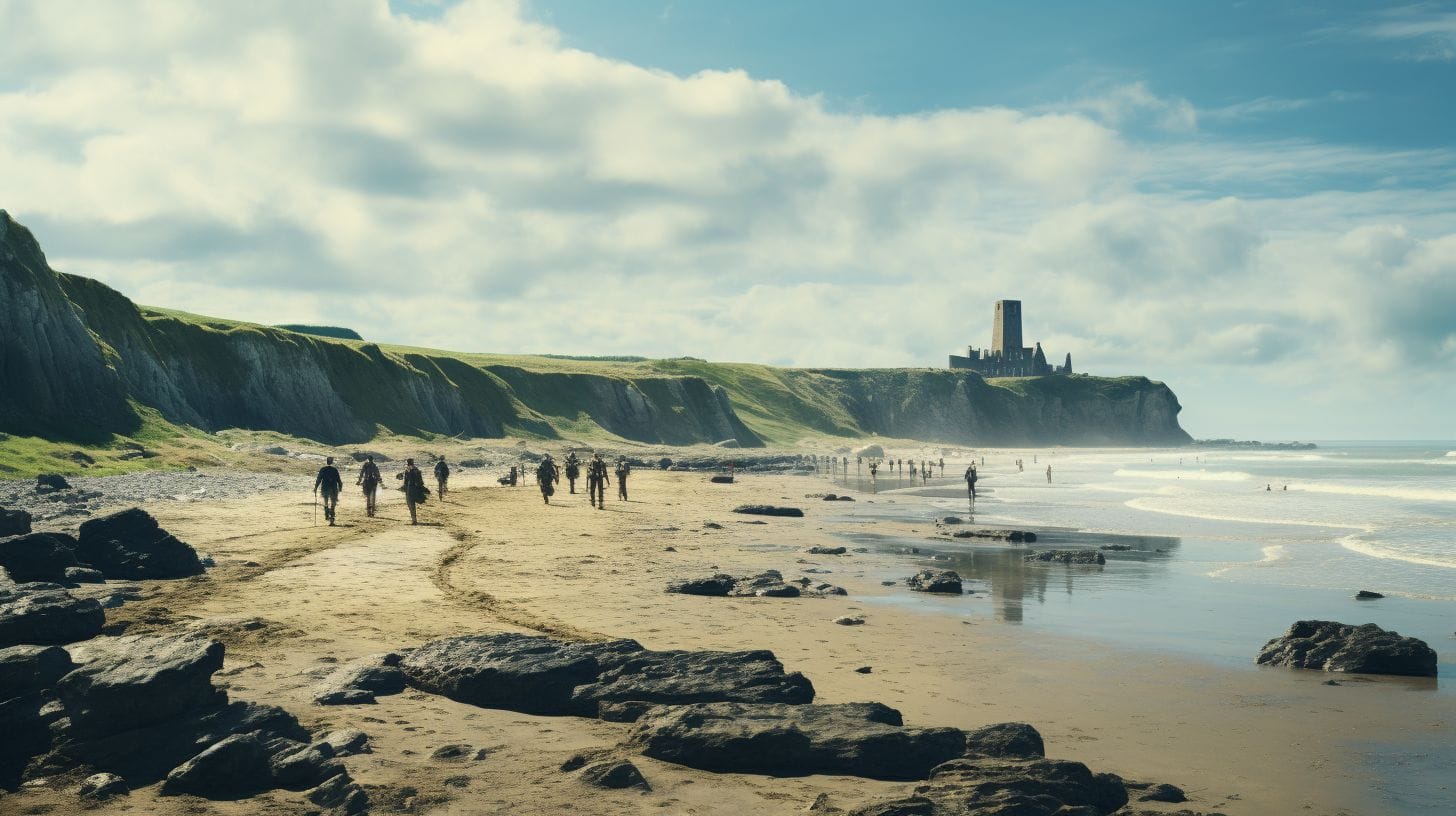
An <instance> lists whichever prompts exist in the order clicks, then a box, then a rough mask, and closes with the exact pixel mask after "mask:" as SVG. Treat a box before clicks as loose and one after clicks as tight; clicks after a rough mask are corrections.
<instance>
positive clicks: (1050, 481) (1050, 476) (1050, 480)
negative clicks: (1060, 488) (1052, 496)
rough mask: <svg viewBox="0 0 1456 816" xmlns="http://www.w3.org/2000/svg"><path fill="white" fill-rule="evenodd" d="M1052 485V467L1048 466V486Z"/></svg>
mask: <svg viewBox="0 0 1456 816" xmlns="http://www.w3.org/2000/svg"><path fill="white" fill-rule="evenodd" d="M1051 483H1052V466H1051V465H1047V484H1051Z"/></svg>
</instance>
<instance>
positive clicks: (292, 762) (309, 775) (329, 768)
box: [269, 742, 343, 791]
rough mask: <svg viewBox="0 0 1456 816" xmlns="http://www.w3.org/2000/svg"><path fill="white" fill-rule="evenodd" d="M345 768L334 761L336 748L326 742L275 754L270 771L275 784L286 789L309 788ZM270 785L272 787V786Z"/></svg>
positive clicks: (298, 789) (299, 789)
mask: <svg viewBox="0 0 1456 816" xmlns="http://www.w3.org/2000/svg"><path fill="white" fill-rule="evenodd" d="M342 769H343V766H342V765H340V764H339V763H337V762H335V761H334V749H333V748H331V747H329V744H328V743H326V742H316V743H314V744H312V745H306V746H304V747H302V748H299V749H298V750H296V751H293V752H292V753H286V752H283V753H281V755H278V754H275V755H274V756H273V758H272V760H271V762H270V770H269V772H270V773H271V774H272V778H273V785H272V786H276V787H280V788H284V789H286V790H294V791H301V790H307V789H309V788H311V787H313V786H315V785H317V784H319V783H320V782H322V781H324V780H325V779H328V778H329V777H331V776H333V775H334V774H336V773H338V772H339V771H340V770H342ZM272 786H270V787H272Z"/></svg>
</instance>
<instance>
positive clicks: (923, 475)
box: [920, 462, 934, 484]
mask: <svg viewBox="0 0 1456 816" xmlns="http://www.w3.org/2000/svg"><path fill="white" fill-rule="evenodd" d="M933 465H934V463H933V462H921V463H920V483H921V484H930V468H931V467H932V466H933Z"/></svg>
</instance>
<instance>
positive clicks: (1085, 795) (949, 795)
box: [850, 757, 1128, 816]
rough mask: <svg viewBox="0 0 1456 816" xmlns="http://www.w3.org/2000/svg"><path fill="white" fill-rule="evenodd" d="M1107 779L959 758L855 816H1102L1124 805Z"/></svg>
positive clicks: (1067, 766) (1081, 769)
mask: <svg viewBox="0 0 1456 816" xmlns="http://www.w3.org/2000/svg"><path fill="white" fill-rule="evenodd" d="M1127 799H1128V796H1127V789H1126V788H1125V787H1124V786H1123V784H1122V780H1121V779H1119V778H1118V777H1117V776H1115V775H1113V774H1105V773H1102V774H1099V773H1093V772H1092V771H1091V770H1089V769H1088V768H1087V766H1086V765H1083V764H1082V763H1080V762H1069V761H1066V760H1058V759H1019V760H1018V759H1000V758H991V757H965V758H962V759H953V760H951V761H949V762H946V763H945V764H943V765H940V766H939V767H937V768H935V769H934V770H933V771H932V772H931V774H930V781H929V782H927V783H926V784H924V785H918V786H916V788H915V791H914V794H913V795H912V796H910V797H906V798H902V799H896V800H891V801H886V802H878V803H875V804H871V805H864V806H861V807H858V808H855V809H854V810H852V811H850V813H851V814H856V816H892V814H893V816H910V815H911V814H915V815H916V816H1010V815H1011V814H1015V816H1072V814H1077V816H1106V814H1110V813H1113V812H1115V811H1118V810H1119V809H1120V808H1122V807H1123V806H1124V805H1126V804H1127Z"/></svg>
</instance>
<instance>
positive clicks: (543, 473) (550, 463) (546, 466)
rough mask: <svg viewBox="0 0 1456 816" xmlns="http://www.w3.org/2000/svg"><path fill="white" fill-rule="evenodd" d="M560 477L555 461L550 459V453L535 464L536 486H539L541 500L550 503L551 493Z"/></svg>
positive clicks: (553, 491)
mask: <svg viewBox="0 0 1456 816" xmlns="http://www.w3.org/2000/svg"><path fill="white" fill-rule="evenodd" d="M560 478H561V474H560V472H558V471H557V469H556V462H555V461H554V460H552V458H551V454H549V453H548V454H546V457H545V458H544V459H542V460H541V464H539V465H537V466H536V486H537V487H540V488H541V500H542V501H544V502H546V503H547V504H550V503H551V495H552V494H553V493H555V492H556V482H557V481H558V480H559V479H560Z"/></svg>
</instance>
